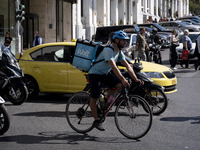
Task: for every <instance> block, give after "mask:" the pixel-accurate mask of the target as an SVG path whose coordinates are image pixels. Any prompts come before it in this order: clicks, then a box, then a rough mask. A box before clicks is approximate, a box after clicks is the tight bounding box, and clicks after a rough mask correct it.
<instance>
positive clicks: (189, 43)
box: [180, 29, 192, 69]
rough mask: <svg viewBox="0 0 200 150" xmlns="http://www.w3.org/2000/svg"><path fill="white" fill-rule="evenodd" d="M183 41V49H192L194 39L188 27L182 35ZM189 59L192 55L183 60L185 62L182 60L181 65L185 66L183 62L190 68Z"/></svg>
mask: <svg viewBox="0 0 200 150" xmlns="http://www.w3.org/2000/svg"><path fill="white" fill-rule="evenodd" d="M182 41H183V49H185V50H186V51H190V49H191V48H192V40H191V39H190V37H189V30H188V29H185V30H184V36H183V37H182ZM189 60H190V55H189V56H188V58H187V60H183V62H180V65H181V67H183V64H185V68H187V69H190V66H189Z"/></svg>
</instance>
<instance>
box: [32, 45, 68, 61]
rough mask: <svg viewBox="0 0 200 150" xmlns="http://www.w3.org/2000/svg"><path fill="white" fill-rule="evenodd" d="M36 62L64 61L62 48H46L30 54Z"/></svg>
mask: <svg viewBox="0 0 200 150" xmlns="http://www.w3.org/2000/svg"><path fill="white" fill-rule="evenodd" d="M30 56H31V58H32V59H33V60H37V61H55V62H63V61H64V46H47V47H44V48H41V49H39V50H37V51H34V52H32V53H31V54H30Z"/></svg>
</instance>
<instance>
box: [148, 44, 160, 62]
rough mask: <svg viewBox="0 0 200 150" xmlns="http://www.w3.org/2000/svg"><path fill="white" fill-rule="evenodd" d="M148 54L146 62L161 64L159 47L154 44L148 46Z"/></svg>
mask: <svg viewBox="0 0 200 150" xmlns="http://www.w3.org/2000/svg"><path fill="white" fill-rule="evenodd" d="M149 48H150V51H149V54H148V61H150V62H152V61H154V62H155V63H160V64H162V58H161V52H160V49H161V45H160V44H156V43H150V44H149Z"/></svg>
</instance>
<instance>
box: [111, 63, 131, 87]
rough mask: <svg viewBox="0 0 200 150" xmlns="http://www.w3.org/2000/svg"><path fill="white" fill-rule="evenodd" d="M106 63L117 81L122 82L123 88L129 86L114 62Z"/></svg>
mask: <svg viewBox="0 0 200 150" xmlns="http://www.w3.org/2000/svg"><path fill="white" fill-rule="evenodd" d="M108 63H109V64H110V66H111V68H112V70H113V72H114V74H115V75H116V76H117V77H118V78H119V80H120V81H121V82H122V84H123V86H129V83H128V81H127V80H126V79H125V78H124V76H123V75H122V74H121V72H120V70H119V69H118V67H117V65H116V63H115V61H114V60H112V59H111V60H108Z"/></svg>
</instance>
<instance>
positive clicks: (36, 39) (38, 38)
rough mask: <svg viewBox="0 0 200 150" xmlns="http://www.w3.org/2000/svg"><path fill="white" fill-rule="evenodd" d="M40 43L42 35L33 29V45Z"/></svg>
mask: <svg viewBox="0 0 200 150" xmlns="http://www.w3.org/2000/svg"><path fill="white" fill-rule="evenodd" d="M41 44H42V37H41V36H40V35H39V32H38V31H35V37H34V41H33V47H34V46H37V45H41Z"/></svg>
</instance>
